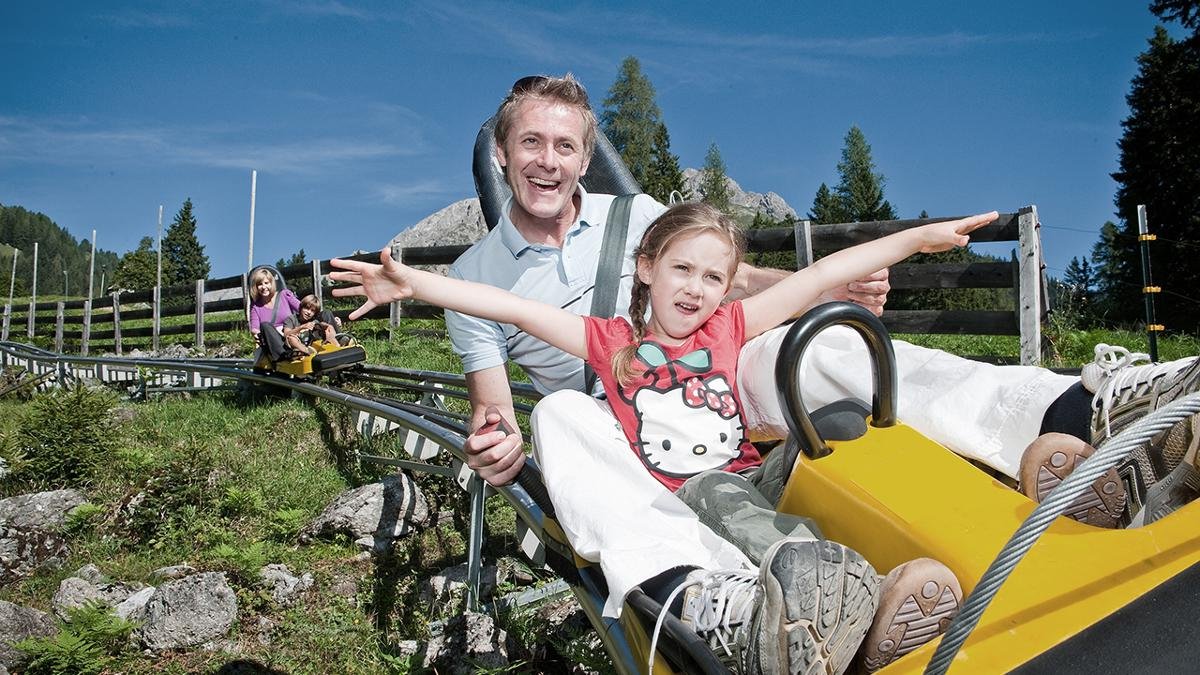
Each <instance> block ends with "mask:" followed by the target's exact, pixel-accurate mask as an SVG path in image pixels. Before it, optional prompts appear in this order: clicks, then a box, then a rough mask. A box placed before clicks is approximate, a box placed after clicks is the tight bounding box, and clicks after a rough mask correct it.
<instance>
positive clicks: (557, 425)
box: [532, 327, 1078, 617]
mask: <svg viewBox="0 0 1200 675" xmlns="http://www.w3.org/2000/svg"><path fill="white" fill-rule="evenodd" d="M785 332H786V327H784V328H777V329H775V330H772V331H769V332H767V333H765V334H763V335H761V336H759V337H758V338H755V339H754V340H752V341H750V342H749V343H747V344H746V345H745V347H743V348H742V351H741V356H740V358H739V365H738V370H739V374H738V384H739V387H738V388H739V391H740V392H741V399H742V408H743V414H744V415H745V416H746V424H747V426H748V427H749V428H750V429H751V430H753V435H754V437H756V438H782V437H783V436H785V435H786V434H787V422H786V421H785V420H784V417H783V413H782V410H781V407H780V405H779V400H778V394H777V393H776V387H775V382H774V372H775V356H776V354H777V353H778V350H779V344H780V342H781V341H782V338H783V335H784V333H785ZM893 345H894V347H895V351H896V365H897V369H896V370H897V376H898V377H899V380H900V382H899V387H898V389H899V409H898V416H899V418H900V420H901V421H903V422H904V423H906V424H908V425H910V426H912V427H913V428H914V429H916V430H917V431H919V432H921V433H922V434H924V435H926V436H928V437H929V438H931V439H933V440H935V441H937V442H939V443H941V444H943V445H945V446H946V447H948V448H950V449H951V450H953V451H955V452H957V453H958V454H961V455H963V456H966V457H971V458H973V459H978V460H981V461H983V462H984V463H986V464H988V465H989V466H992V467H994V468H996V469H998V470H1000V471H1002V472H1004V473H1006V474H1008V475H1009V476H1015V475H1016V472H1017V466H1018V463H1019V461H1020V456H1021V452H1022V451H1023V450H1024V449H1025V446H1026V445H1028V444H1029V443H1030V442H1032V441H1033V439H1034V438H1036V437H1037V434H1038V430H1039V428H1040V426H1041V422H1042V416H1043V414H1044V413H1045V411H1046V408H1047V406H1049V405H1050V403H1052V402H1053V401H1054V399H1056V398H1057V397H1058V396H1059V395H1060V394H1062V393H1063V392H1064V391H1065V390H1066V389H1067V388H1068V387H1070V386H1071V385H1072V384H1074V383H1075V382H1077V381H1078V379H1077V378H1074V377H1068V376H1063V375H1056V374H1054V373H1052V372H1050V371H1048V370H1045V369H1042V368H1034V367H1027V366H993V365H989V364H985V363H979V362H976V361H971V360H968V359H963V358H960V357H957V356H953V355H951V354H947V353H945V352H941V351H938V350H934V349H926V348H923V347H917V346H915V345H911V344H908V343H904V342H894V343H893ZM801 373H802V374H801V383H802V386H801V390H802V393H803V396H804V402H805V405H806V407H808V408H809V409H810V410H811V409H815V408H818V407H820V406H823V405H826V404H828V403H831V402H833V401H836V400H839V399H842V398H845V397H847V396H853V397H856V398H860V399H862V400H865V401H870V400H871V386H872V384H871V369H870V361H869V357H868V356H867V351H866V347H865V346H864V344H863V342H862V340H861V338H859V337H858V335H857V334H856V333H854V332H853V331H851V330H850V329H847V328H840V327H837V328H832V329H829V330H827V331H825V332H823V333H822V334H821V335H819V336H818V337H817V339H816V340H814V341H813V342H812V344H810V345H809V347H808V349H807V350H806V352H805V358H804V363H803V365H802V371H801ZM532 425H533V446H534V455H535V457H536V458H537V461H538V464H539V465H540V466H541V468H542V472H543V476H544V479H545V482H546V488H547V490H548V491H549V494H550V499H551V501H552V502H553V503H554V507H555V510H556V511H557V514H558V521H559V524H560V525H562V528H563V531H564V532H565V533H566V535H567V539H568V540H569V541H570V543H571V546H572V547H573V548H574V549H575V551H576V553H578V554H579V555H580V556H581V557H583V558H585V559H587V560H590V561H593V562H598V563H599V564H600V567H601V569H602V570H603V572H604V576H605V579H606V581H607V582H608V589H609V597H608V600H607V602H606V604H605V606H604V615H605V616H609V617H615V616H617V615H618V614H619V613H620V610H621V605H622V603H623V600H624V597H625V594H626V593H628V592H629V590H630V589H632V588H633V587H634V586H636V585H637V584H639V583H641V582H642V581H645V580H646V579H649V578H650V577H653V576H654V575H656V574H659V573H661V572H664V571H666V570H669V569H671V568H673V567H679V566H683V565H688V566H695V567H699V568H702V569H730V568H738V567H751V565H750V562H749V560H748V559H747V558H746V556H745V555H744V554H742V553H741V552H740V551H738V550H737V549H736V548H735V547H734V546H733V545H732V544H730V543H728V542H726V541H725V540H723V539H721V538H720V537H718V536H717V535H716V534H714V533H713V532H712V530H710V529H709V528H708V527H707V526H705V525H703V524H701V523H700V521H699V519H698V518H697V517H696V515H695V513H694V512H692V511H691V509H689V508H688V507H687V506H686V505H685V504H684V503H683V502H682V501H680V500H679V499H678V498H677V497H676V496H675V495H674V494H672V493H671V492H670V491H669V490H667V489H666V488H665V487H663V486H662V484H661V483H659V482H658V481H657V480H655V479H654V477H652V476H651V475H650V473H649V472H647V471H646V469H645V467H643V466H642V464H641V462H640V461H639V460H638V459H637V457H636V456H634V454H633V451H632V450H630V448H629V442H628V440H626V438H625V435H624V433H623V432H622V431H621V428H620V424H619V423H618V422H617V420H616V418H615V417H614V416H613V415H612V411H611V409H610V408H609V407H608V405H607V404H606V403H604V402H602V401H597V400H595V399H593V398H591V397H589V396H587V395H585V394H581V393H579V392H575V391H561V392H556V393H554V394H551V395H550V396H547V397H546V398H544V399H542V401H541V402H539V403H538V405H537V406H536V407H535V409H534V412H533V417H532ZM819 524H820V523H818V525H819Z"/></svg>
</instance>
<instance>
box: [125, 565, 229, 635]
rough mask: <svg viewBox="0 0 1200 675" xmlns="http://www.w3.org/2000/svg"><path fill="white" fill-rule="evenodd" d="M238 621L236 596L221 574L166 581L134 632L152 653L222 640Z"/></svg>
mask: <svg viewBox="0 0 1200 675" xmlns="http://www.w3.org/2000/svg"><path fill="white" fill-rule="evenodd" d="M236 618H237V596H236V595H234V592H233V589H232V588H230V587H229V584H228V582H227V581H226V580H225V575H224V574H223V573H221V572H205V573H202V574H193V575H192V576H189V577H184V578H183V579H178V580H176V581H168V582H167V583H165V584H163V585H162V586H160V587H159V588H158V590H157V591H155V592H154V594H153V595H151V596H150V601H149V602H148V603H146V608H145V615H144V618H143V620H144V621H145V623H144V624H142V626H141V627H140V628H138V629H137V630H136V631H135V632H134V638H135V639H136V640H137V641H139V642H140V643H141V644H142V646H144V647H146V648H147V649H150V650H152V651H155V652H159V651H163V650H166V649H182V648H186V647H194V646H196V645H202V644H204V643H206V642H209V641H212V640H216V639H218V638H221V637H223V636H224V635H225V634H226V633H228V632H229V628H230V627H231V626H232V625H233V622H234V620H235V619H236Z"/></svg>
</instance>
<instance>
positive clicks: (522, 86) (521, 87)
mask: <svg viewBox="0 0 1200 675" xmlns="http://www.w3.org/2000/svg"><path fill="white" fill-rule="evenodd" d="M548 79H550V78H548V77H546V76H545V75H527V76H525V77H522V78H521V79H519V80H517V81H516V82H513V86H512V93H514V94H524V93H525V92H527V91H529V90H530V89H533V88H534V87H536V86H537V85H539V84H541V83H543V82H545V81H546V80H548Z"/></svg>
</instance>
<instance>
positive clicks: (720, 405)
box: [683, 377, 737, 419]
mask: <svg viewBox="0 0 1200 675" xmlns="http://www.w3.org/2000/svg"><path fill="white" fill-rule="evenodd" d="M721 379H722V381H724V378H721ZM683 402H684V403H687V404H688V407H689V408H702V407H707V408H708V409H709V410H714V411H716V413H717V414H718V415H720V416H721V418H722V419H729V418H731V417H733V416H734V415H736V414H737V401H736V400H734V398H733V392H731V391H717V390H715V389H713V388H711V387H710V386H709V385H708V383H707V382H705V381H704V380H701V379H700V378H698V377H693V378H690V379H689V380H687V381H686V382H684V383H683Z"/></svg>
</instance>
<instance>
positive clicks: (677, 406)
mask: <svg viewBox="0 0 1200 675" xmlns="http://www.w3.org/2000/svg"><path fill="white" fill-rule="evenodd" d="M995 218H996V214H995V213H992V214H985V215H982V216H975V217H973V218H968V219H964V220H959V221H949V222H943V223H934V224H930V225H925V226H922V227H916V228H912V229H909V230H905V231H903V232H898V233H896V234H893V235H890V236H887V237H883V238H881V239H877V240H875V241H872V242H868V243H865V244H861V245H859V246H855V247H853V248H849V249H845V250H842V251H839V252H837V253H834V254H831V255H829V256H826V257H824V258H822V259H820V260H818V261H817V262H815V263H814V264H812V265H811V266H809V267H806V268H805V269H802V270H800V271H798V272H795V273H794V274H792V275H790V276H789V277H787V278H785V279H784V280H782V281H780V282H779V283H777V284H775V285H773V286H771V287H769V288H767V289H765V290H763V291H762V292H760V293H758V294H757V295H753V296H750V297H748V298H745V299H744V300H739V301H734V302H730V303H728V304H724V305H723V304H722V301H723V300H724V298H725V296H726V294H727V293H728V291H729V288H730V282H731V280H732V278H733V274H734V271H735V270H736V269H737V265H738V263H739V262H740V261H741V259H742V257H743V254H744V243H743V238H742V234H741V232H740V231H739V230H738V228H737V226H736V225H735V224H734V223H733V222H732V221H731V220H730V219H729V218H728V217H727V216H725V215H724V214H722V213H720V212H719V211H717V210H716V209H714V208H712V207H711V206H708V205H706V204H702V203H690V204H680V205H677V206H675V207H672V208H671V209H669V210H667V211H666V212H665V213H663V214H662V215H661V216H660V217H659V218H658V219H657V220H656V221H655V222H654V223H652V224H651V225H650V226H649V227H648V228H647V230H646V233H645V235H644V236H643V238H642V242H641V245H640V246H639V247H638V248H637V250H636V255H637V275H636V279H635V280H634V287H633V293H632V296H631V300H630V304H629V314H630V319H628V320H627V319H625V318H623V317H616V318H612V319H600V318H595V317H590V316H579V315H576V314H573V313H571V312H569V311H567V310H565V309H561V308H558V307H552V306H549V305H545V304H542V303H539V302H536V301H532V300H527V299H525V298H521V297H519V296H516V295H513V294H511V293H509V292H507V291H504V290H501V289H497V288H494V287H492V286H487V285H484V284H477V283H471V282H466V281H461V280H458V279H450V278H447V277H442V276H438V275H435V274H431V273H428V272H423V271H419V270H414V269H412V268H409V267H406V266H404V265H401V264H399V263H397V262H395V261H394V260H392V259H391V257H390V256H389V255H388V253H387V251H386V250H385V251H383V252H381V254H380V260H381V262H382V265H373V264H369V263H363V262H357V261H351V260H334V261H332V262H331V265H332V266H333V267H336V268H340V269H343V270H346V271H342V272H334V273H333V274H331V275H330V276H331V277H332V278H333V279H334V280H336V281H343V282H349V283H352V284H356V285H355V286H353V287H350V288H337V289H334V291H333V293H334V295H337V296H346V295H365V296H366V297H367V300H366V301H365V302H364V303H363V304H362V306H361V307H359V308H358V309H357V310H355V311H354V312H353V313H352V314H351V315H350V318H351V319H354V318H356V317H358V316H360V315H362V314H363V313H365V312H367V311H368V310H370V309H371V308H372V307H375V306H376V305H380V304H384V303H388V302H394V301H397V300H401V299H404V298H416V299H418V300H423V301H425V302H428V303H430V304H434V305H438V306H441V307H446V308H448V309H452V310H455V311H459V312H462V313H464V314H471V315H474V316H479V317H482V318H485V319H490V320H494V321H499V322H503V323H511V324H514V325H516V326H518V327H519V328H521V329H522V330H525V331H527V332H528V333H530V334H531V335H533V336H535V337H537V338H539V339H541V340H544V341H545V342H547V343H549V344H551V345H554V346H555V347H557V348H559V349H562V350H563V351H565V352H567V353H570V354H573V355H575V356H578V357H580V358H582V359H585V360H586V361H587V363H588V364H589V365H591V366H592V368H593V369H594V370H595V371H596V373H597V374H598V375H599V376H600V380H601V382H602V383H603V384H604V390H605V391H606V392H607V393H608V402H609V404H610V405H611V406H612V408H613V411H614V413H615V414H616V416H617V419H618V420H619V421H620V422H621V426H622V427H623V429H624V431H625V436H626V437H627V439H628V440H629V443H630V446H631V448H632V449H633V451H634V452H635V453H636V454H637V455H638V457H639V458H640V459H641V461H642V463H643V464H644V465H645V467H646V468H647V470H649V471H650V472H651V473H652V474H653V475H654V476H655V477H656V478H657V479H658V480H659V481H660V482H662V483H663V484H664V485H666V486H667V487H668V488H669V489H671V490H672V491H674V490H675V489H677V488H678V487H679V486H680V485H681V484H682V483H683V481H684V480H685V479H687V478H688V477H690V476H692V475H695V474H697V473H700V472H701V471H705V470H708V469H724V470H727V471H733V472H737V471H740V470H742V469H744V468H747V467H751V466H754V465H756V464H758V463H759V462H760V461H761V460H760V458H759V455H758V453H757V452H756V451H755V449H754V446H753V445H751V444H750V443H749V442H748V441H747V440H746V438H745V425H744V424H743V422H742V415H741V405H740V403H739V400H738V393H737V391H736V388H735V386H736V382H737V376H736V367H737V355H738V350H739V349H740V348H741V346H742V345H743V344H744V343H745V342H746V341H747V340H749V339H751V338H753V337H755V336H757V335H758V334H760V333H762V332H764V331H766V330H768V329H770V328H773V327H775V326H777V325H779V324H780V323H782V322H783V321H784V320H786V319H788V318H790V317H792V316H794V315H795V314H796V313H797V312H799V311H800V310H801V309H803V308H804V307H807V306H809V305H811V304H812V303H813V302H814V301H815V300H816V299H817V297H818V296H819V295H820V294H821V293H822V292H823V291H825V290H827V289H831V288H835V287H838V286H843V285H845V284H847V283H849V282H851V281H854V280H855V279H861V278H862V277H864V276H866V275H868V274H870V273H872V272H874V271H875V270H878V269H882V268H884V267H887V266H889V265H892V264H895V263H897V262H899V261H901V260H903V259H904V258H907V257H908V256H910V255H912V254H914V253H933V252H938V251H945V250H948V249H951V248H954V247H955V246H965V245H966V244H967V242H968V239H969V238H968V236H967V235H968V233H969V232H971V231H972V230H974V229H976V228H979V227H981V226H983V225H985V224H987V223H989V222H991V221H992V220H995ZM647 305H649V310H650V311H649V317H648V318H646V319H645V320H643V316H644V314H645V311H646V308H647Z"/></svg>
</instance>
